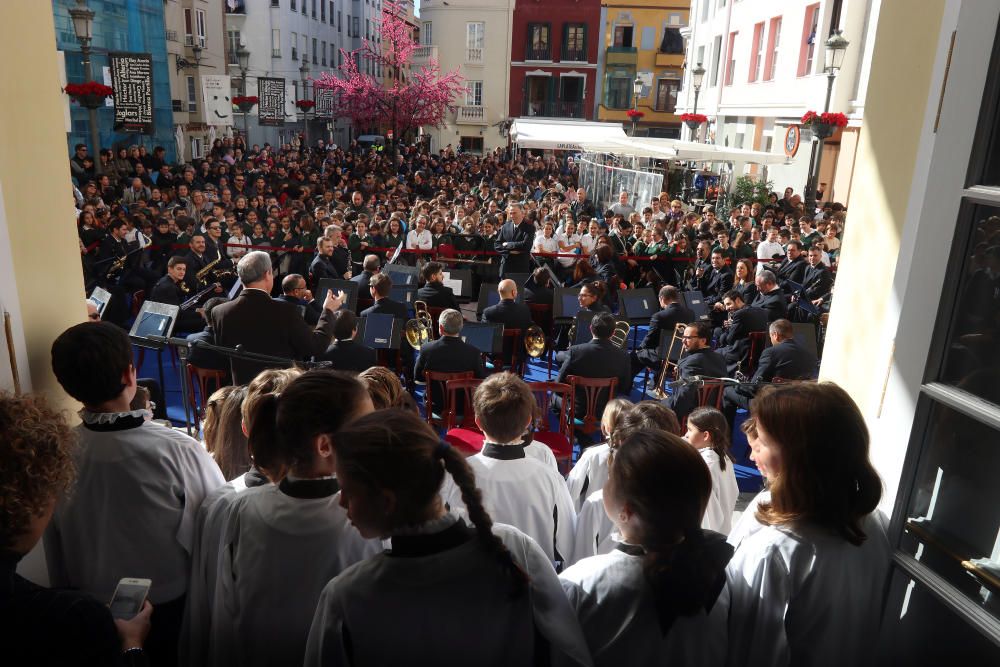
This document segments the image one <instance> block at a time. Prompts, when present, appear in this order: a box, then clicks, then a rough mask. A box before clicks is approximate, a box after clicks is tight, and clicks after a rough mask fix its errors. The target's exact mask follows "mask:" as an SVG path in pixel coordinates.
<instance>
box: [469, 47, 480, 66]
mask: <svg viewBox="0 0 1000 667" xmlns="http://www.w3.org/2000/svg"><path fill="white" fill-rule="evenodd" d="M465 62H467V63H481V62H483V50H482V49H466V50H465Z"/></svg>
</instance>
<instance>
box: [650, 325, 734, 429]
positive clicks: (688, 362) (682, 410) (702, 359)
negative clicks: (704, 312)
mask: <svg viewBox="0 0 1000 667" xmlns="http://www.w3.org/2000/svg"><path fill="white" fill-rule="evenodd" d="M711 336H712V332H711V328H710V327H709V324H708V322H694V323H692V324H689V325H688V326H687V328H685V329H684V350H685V352H684V356H683V357H681V360H680V361H679V362H677V374H678V377H679V379H680V381H681V384H679V385H677V386H676V387H675V388H674V392H673V393H672V394H671V395H670V396H668V397H667V398H665V399H664V400H663V403H664V405H666V406H667V407H668V408H670V409H671V410H673V411H674V412H675V413H677V419H679V420H681V421H683V420H684V419H685V418H686V417H687V416H688V415H689V414H691V412H692V411H693V410H694V409H695V408H696V407H698V387H697V386H696V385H694V384H684V382H683V381H684V380H691V379H692V378H694V377H695V376H700V377H703V378H718V377H725V376H726V360H725V359H724V358H723V357H722V355H721V354H719V353H718V352H716V351H715V350H713V349H712V348H711V347H710V346H709V339H710V338H711Z"/></svg>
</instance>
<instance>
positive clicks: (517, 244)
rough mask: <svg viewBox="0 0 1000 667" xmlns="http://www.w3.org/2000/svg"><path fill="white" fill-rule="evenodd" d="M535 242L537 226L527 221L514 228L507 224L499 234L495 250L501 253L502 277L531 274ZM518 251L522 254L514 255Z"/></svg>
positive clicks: (512, 224) (512, 225) (511, 224)
mask: <svg viewBox="0 0 1000 667" xmlns="http://www.w3.org/2000/svg"><path fill="white" fill-rule="evenodd" d="M534 242H535V226H534V225H532V224H531V223H530V222H528V221H527V220H522V221H521V224H520V225H517V226H516V227H515V226H514V223H513V222H505V223H504V224H503V227H501V228H500V232H499V233H498V234H497V239H496V242H495V243H494V250H496V251H497V252H498V253H500V277H501V278H503V277H505V276H506V275H507V274H508V273H529V272H530V271H531V246H532V245H533V244H534ZM513 251H518V252H519V253H520V254H517V255H512V254H511V252H513Z"/></svg>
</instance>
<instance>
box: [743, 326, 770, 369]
mask: <svg viewBox="0 0 1000 667" xmlns="http://www.w3.org/2000/svg"><path fill="white" fill-rule="evenodd" d="M748 337H749V339H750V352H749V354H747V361H746V370H745V371H743V374H744V375H746V376H747V377H753V374H754V373H755V372H756V371H757V362H758V361H760V355H761V354H763V352H764V345H765V344H766V341H767V332H766V331H751V332H750V335H749V336H748Z"/></svg>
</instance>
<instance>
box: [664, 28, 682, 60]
mask: <svg viewBox="0 0 1000 667" xmlns="http://www.w3.org/2000/svg"><path fill="white" fill-rule="evenodd" d="M660 53H668V54H671V55H683V54H684V37H682V36H681V29H680V28H678V27H676V26H669V25H668V26H667V27H666V28H664V29H663V40H662V41H661V42H660Z"/></svg>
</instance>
